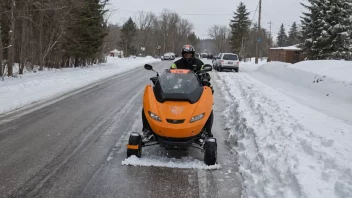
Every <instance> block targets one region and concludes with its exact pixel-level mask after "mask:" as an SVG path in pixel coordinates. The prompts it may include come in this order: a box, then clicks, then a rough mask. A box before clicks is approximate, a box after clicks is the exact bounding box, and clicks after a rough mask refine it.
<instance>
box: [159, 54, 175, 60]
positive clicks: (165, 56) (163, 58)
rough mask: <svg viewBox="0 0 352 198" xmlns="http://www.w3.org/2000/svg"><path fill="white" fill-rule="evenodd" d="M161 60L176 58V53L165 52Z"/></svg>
mask: <svg viewBox="0 0 352 198" xmlns="http://www.w3.org/2000/svg"><path fill="white" fill-rule="evenodd" d="M161 60H175V55H174V54H173V53H165V54H164V56H162V57H161Z"/></svg>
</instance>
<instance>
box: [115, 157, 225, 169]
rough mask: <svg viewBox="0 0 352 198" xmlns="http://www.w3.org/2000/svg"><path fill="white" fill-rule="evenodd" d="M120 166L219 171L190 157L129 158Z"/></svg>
mask: <svg viewBox="0 0 352 198" xmlns="http://www.w3.org/2000/svg"><path fill="white" fill-rule="evenodd" d="M121 164H122V165H132V166H156V167H168V168H191V169H203V170H216V169H220V168H221V165H219V164H215V165H213V166H207V165H206V164H204V162H203V161H200V160H197V159H194V158H192V157H183V158H182V159H175V158H167V157H160V156H152V155H150V156H143V157H142V158H137V157H136V156H134V155H133V156H131V157H129V158H127V159H125V160H123V161H122V162H121Z"/></svg>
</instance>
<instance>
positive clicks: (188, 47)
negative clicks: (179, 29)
mask: <svg viewBox="0 0 352 198" xmlns="http://www.w3.org/2000/svg"><path fill="white" fill-rule="evenodd" d="M195 52H196V50H195V49H194V47H193V46H192V45H184V46H183V47H182V51H181V54H182V59H183V60H184V61H185V62H186V63H188V64H190V63H191V62H192V61H193V58H194V54H195ZM184 53H191V54H192V57H191V58H184V56H183V54H184Z"/></svg>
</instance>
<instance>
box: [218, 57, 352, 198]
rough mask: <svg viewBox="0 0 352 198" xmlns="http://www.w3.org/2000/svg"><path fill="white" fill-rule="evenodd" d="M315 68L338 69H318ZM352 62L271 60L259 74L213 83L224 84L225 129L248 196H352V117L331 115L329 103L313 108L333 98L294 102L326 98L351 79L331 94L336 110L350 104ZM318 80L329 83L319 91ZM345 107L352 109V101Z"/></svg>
mask: <svg viewBox="0 0 352 198" xmlns="http://www.w3.org/2000/svg"><path fill="white" fill-rule="evenodd" d="M316 64H321V65H325V66H324V67H323V68H324V70H326V71H334V72H331V73H329V72H325V73H321V72H324V71H323V70H320V71H317V72H316V68H317V67H318V66H316ZM348 64H350V63H348V62H344V63H341V64H337V63H336V62H335V64H328V63H325V62H324V63H320V62H310V63H308V62H303V63H299V64H295V65H289V64H283V63H270V64H264V65H262V66H261V67H260V68H259V69H258V70H256V71H253V72H240V73H232V72H231V73H216V77H215V78H213V79H218V80H217V82H216V83H218V84H219V85H220V86H221V87H222V92H223V93H224V97H225V100H226V101H227V103H228V108H227V110H226V111H225V112H224V116H225V119H227V120H228V124H227V125H226V126H225V129H226V130H228V131H229V137H228V141H229V142H230V143H232V145H233V149H234V150H236V151H237V153H238V156H239V160H238V161H239V164H240V172H241V173H242V175H243V177H244V180H245V182H244V197H352V148H351V146H350V144H351V143H350V142H351V140H352V133H351V132H352V124H350V123H348V122H347V121H351V120H348V119H349V118H348V116H347V117H346V115H345V113H346V112H339V111H336V112H335V113H334V114H331V113H330V111H321V109H324V106H319V105H324V104H320V103H318V104H316V105H315V106H312V105H311V104H313V103H314V102H316V100H315V99H316V98H318V97H320V98H323V99H326V97H327V96H326V94H325V95H318V94H316V95H314V98H313V101H309V100H310V99H312V98H309V97H308V98H305V100H298V99H297V97H294V95H300V94H303V95H301V96H302V98H304V97H305V96H306V95H304V94H305V91H308V90H310V92H311V93H319V92H320V93H322V91H323V88H322V87H324V85H325V87H326V89H329V90H330V89H331V87H330V86H332V87H334V86H336V87H335V88H336V89H342V88H343V87H345V86H344V84H343V82H345V84H346V89H344V90H335V92H331V93H332V95H334V98H332V99H330V106H331V107H334V106H338V105H339V104H337V102H341V101H345V102H347V103H351V101H352V100H351V98H350V99H349V100H348V96H349V95H348V94H351V93H352V92H349V93H345V91H348V89H349V88H348V81H347V80H348V79H345V76H344V74H343V73H344V71H345V72H348V71H347V70H348V69H349V68H348V66H347V65H348ZM280 65H281V66H280ZM303 65H305V66H306V67H305V68H303V69H302V68H301V67H303ZM344 65H346V67H347V68H345V70H344V69H342V68H343V67H344ZM280 67H281V68H280ZM309 68H311V69H309ZM318 68H319V67H318ZM338 68H340V69H338ZM338 71H340V72H341V75H338V74H337V73H338ZM258 74H260V75H258ZM330 74H331V75H330ZM315 75H317V78H319V79H322V81H320V80H318V84H317V83H314V84H313V79H312V78H314V77H315ZM321 75H325V78H324V77H323V76H321ZM263 76H267V77H270V80H271V82H269V81H268V79H269V78H264V77H263ZM294 76H295V78H294ZM258 77H260V78H258ZM317 78H315V81H317ZM332 79H333V80H332ZM295 82H296V84H295ZM308 82H310V83H311V84H313V85H312V86H308ZM319 83H322V84H323V83H324V85H323V86H321V87H320V89H319V88H317V87H316V86H319ZM278 85H279V86H280V89H278ZM292 85H294V86H296V87H295V88H294V89H293V88H292V87H293V86H292ZM309 85H310V84H309ZM341 85H343V86H341ZM299 89H306V90H305V91H304V93H303V92H299V91H297V90H299ZM331 90H332V89H331ZM295 92H296V93H295ZM340 92H341V93H340ZM323 99H322V100H323ZM334 100H335V102H334ZM342 105H346V104H342ZM344 107H345V108H349V109H347V110H346V111H349V112H352V108H351V107H350V106H348V104H347V106H344ZM342 118H345V119H347V121H346V120H345V119H342Z"/></svg>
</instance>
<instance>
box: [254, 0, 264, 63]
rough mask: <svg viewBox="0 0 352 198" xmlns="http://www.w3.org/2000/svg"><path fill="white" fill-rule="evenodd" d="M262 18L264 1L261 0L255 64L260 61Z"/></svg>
mask: <svg viewBox="0 0 352 198" xmlns="http://www.w3.org/2000/svg"><path fill="white" fill-rule="evenodd" d="M261 17H262V0H259V17H258V35H257V41H256V43H257V45H256V46H257V49H256V51H257V55H256V57H255V64H258V59H259V43H260V41H261V39H260V33H261V29H260V21H261Z"/></svg>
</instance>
